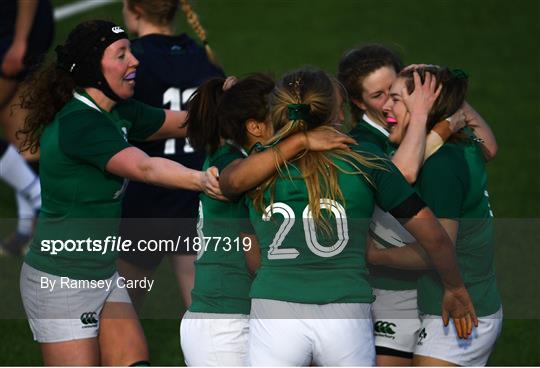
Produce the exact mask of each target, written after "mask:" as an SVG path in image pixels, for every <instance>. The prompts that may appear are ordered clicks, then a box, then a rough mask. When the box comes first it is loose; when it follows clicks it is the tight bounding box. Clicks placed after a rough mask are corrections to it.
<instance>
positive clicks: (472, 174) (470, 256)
mask: <svg viewBox="0 0 540 368" xmlns="http://www.w3.org/2000/svg"><path fill="white" fill-rule="evenodd" d="M416 187H417V189H418V191H419V192H420V195H421V196H422V198H423V199H424V201H426V203H427V204H428V206H429V207H430V208H431V209H432V211H433V212H434V213H435V215H436V216H437V217H438V218H447V219H455V220H457V221H459V230H458V234H457V240H456V255H457V261H458V265H459V268H460V271H461V275H462V277H463V281H464V283H465V286H466V287H467V290H468V291H469V294H470V295H471V298H472V301H473V304H474V307H475V309H476V314H477V315H478V316H479V317H481V316H487V315H490V314H493V313H495V312H496V311H497V310H498V309H499V307H500V305H501V301H500V296H499V293H498V291H497V284H496V279H495V267H494V240H493V215H492V213H491V209H490V207H489V200H488V193H487V191H486V187H487V175H486V170H485V159H484V156H483V154H482V151H481V149H480V147H478V145H477V144H476V143H474V142H472V141H470V142H462V143H446V144H444V145H443V146H442V147H441V148H440V149H439V150H438V151H437V152H436V153H435V154H434V155H433V156H431V157H430V158H429V159H428V160H427V161H426V162H425V164H424V166H423V168H422V170H421V172H420V175H419V177H418V180H417V183H416ZM442 295H443V287H442V284H441V282H440V278H439V276H438V275H437V274H436V272H434V271H430V272H426V273H423V274H422V276H420V278H419V280H418V306H419V309H420V310H421V311H422V312H423V313H427V314H434V315H440V314H441V300H442Z"/></svg>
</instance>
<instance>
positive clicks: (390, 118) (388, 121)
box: [386, 115, 397, 126]
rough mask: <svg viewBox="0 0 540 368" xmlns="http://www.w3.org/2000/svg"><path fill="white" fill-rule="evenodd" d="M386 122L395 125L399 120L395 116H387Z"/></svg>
mask: <svg viewBox="0 0 540 368" xmlns="http://www.w3.org/2000/svg"><path fill="white" fill-rule="evenodd" d="M386 123H388V126H393V125H396V124H397V120H396V118H395V117H393V116H388V115H387V116H386Z"/></svg>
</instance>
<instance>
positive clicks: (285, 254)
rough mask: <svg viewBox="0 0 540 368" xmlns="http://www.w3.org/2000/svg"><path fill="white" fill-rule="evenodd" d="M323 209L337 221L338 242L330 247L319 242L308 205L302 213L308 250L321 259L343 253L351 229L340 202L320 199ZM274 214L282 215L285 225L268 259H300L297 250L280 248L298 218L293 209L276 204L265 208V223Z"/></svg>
mask: <svg viewBox="0 0 540 368" xmlns="http://www.w3.org/2000/svg"><path fill="white" fill-rule="evenodd" d="M320 206H321V209H326V210H328V211H332V214H333V215H334V217H335V219H336V226H337V231H336V236H337V240H336V242H335V243H334V244H332V245H330V246H324V245H321V244H320V243H319V241H318V240H317V228H316V224H315V221H314V220H313V214H312V213H311V210H310V208H309V205H307V206H306V207H305V208H304V211H303V213H302V218H303V227H304V235H305V238H306V244H307V246H308V248H309V249H310V250H311V251H312V252H313V253H314V254H316V255H318V256H320V257H333V256H335V255H337V254H339V253H341V252H342V251H343V249H344V248H345V246H346V245H347V243H348V242H349V229H348V225H347V214H346V213H345V208H343V206H342V205H341V204H339V203H338V202H336V201H334V200H331V199H326V198H323V199H320ZM274 214H280V215H281V216H283V223H282V224H281V226H280V227H279V229H278V231H277V233H276V235H275V236H274V239H273V240H272V243H271V244H270V249H269V250H268V259H294V258H296V257H298V255H299V253H298V250H297V249H295V248H280V246H281V244H282V243H283V241H284V240H285V237H286V236H287V234H288V233H289V231H291V229H292V227H293V226H294V223H295V221H296V217H295V214H294V211H293V209H292V208H291V206H289V205H288V204H286V203H283V202H276V203H274V204H272V205H270V206H268V207H266V208H265V210H264V214H263V216H262V219H263V221H270V219H271V218H272V216H273V215H274Z"/></svg>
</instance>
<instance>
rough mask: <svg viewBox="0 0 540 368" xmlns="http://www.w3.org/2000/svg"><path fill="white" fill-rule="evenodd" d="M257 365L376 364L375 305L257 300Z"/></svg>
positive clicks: (251, 357) (252, 354)
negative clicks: (373, 319) (373, 322)
mask: <svg viewBox="0 0 540 368" xmlns="http://www.w3.org/2000/svg"><path fill="white" fill-rule="evenodd" d="M248 362H249V365H252V366H295V367H297V366H309V365H311V364H313V365H316V366H373V365H374V364H375V346H374V343H373V324H372V320H371V305H370V304H367V303H333V304H324V305H317V304H301V303H292V302H284V301H278V300H268V299H252V301H251V318H250V321H249V352H248Z"/></svg>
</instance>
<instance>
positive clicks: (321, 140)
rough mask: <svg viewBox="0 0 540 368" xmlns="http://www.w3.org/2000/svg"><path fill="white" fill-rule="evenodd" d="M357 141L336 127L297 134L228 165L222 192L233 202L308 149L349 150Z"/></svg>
mask: <svg viewBox="0 0 540 368" xmlns="http://www.w3.org/2000/svg"><path fill="white" fill-rule="evenodd" d="M355 143H356V141H355V140H354V139H352V138H351V137H349V136H347V135H345V134H343V133H340V132H338V131H337V130H335V129H334V128H332V127H329V126H323V127H319V128H317V129H313V130H311V131H309V132H307V133H297V134H294V135H292V136H290V137H289V138H287V139H285V140H284V141H282V142H280V143H278V144H277V145H275V146H274V147H272V148H271V149H266V150H264V151H262V152H256V153H253V154H251V155H249V157H247V158H245V159H243V160H236V161H234V162H232V163H231V164H230V165H228V166H227V167H226V168H225V169H224V170H223V171H222V172H221V173H220V176H219V183H220V186H221V190H222V192H223V194H224V195H225V196H227V197H228V198H230V199H235V198H238V197H239V196H240V195H241V194H242V193H244V192H246V191H248V190H250V189H252V188H254V187H256V186H257V185H259V184H260V183H262V182H263V181H264V180H266V179H268V178H269V177H270V176H271V175H273V174H274V173H275V172H276V170H277V168H278V167H279V166H281V165H283V163H285V162H287V161H288V160H291V159H293V158H294V157H295V156H297V155H298V154H300V153H301V152H303V151H305V150H313V151H327V150H332V149H349V147H348V145H349V144H355Z"/></svg>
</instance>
